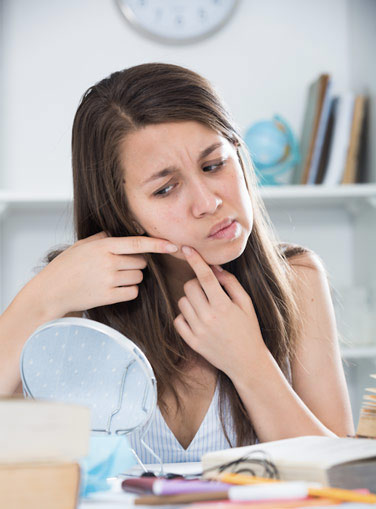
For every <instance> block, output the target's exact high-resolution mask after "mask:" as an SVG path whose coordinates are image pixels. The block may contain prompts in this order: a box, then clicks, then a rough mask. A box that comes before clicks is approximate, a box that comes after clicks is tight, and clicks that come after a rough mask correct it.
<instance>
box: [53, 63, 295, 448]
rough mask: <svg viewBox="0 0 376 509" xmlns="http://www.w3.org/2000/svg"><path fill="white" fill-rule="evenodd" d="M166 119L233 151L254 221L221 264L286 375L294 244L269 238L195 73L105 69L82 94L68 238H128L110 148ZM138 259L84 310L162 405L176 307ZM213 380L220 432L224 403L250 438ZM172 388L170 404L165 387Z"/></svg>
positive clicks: (230, 130)
mask: <svg viewBox="0 0 376 509" xmlns="http://www.w3.org/2000/svg"><path fill="white" fill-rule="evenodd" d="M174 121H176V122H178V121H179V122H180V121H197V122H200V123H201V124H203V125H205V126H208V127H210V128H212V129H213V130H215V131H216V132H218V133H220V134H221V135H222V136H224V137H225V138H226V139H227V140H229V141H230V142H231V143H232V144H233V145H234V146H236V147H237V150H238V156H239V161H240V163H241V165H242V168H243V172H244V176H245V179H246V183H247V186H248V190H249V192H250V194H251V199H252V204H253V209H254V223H253V229H252V233H251V235H250V237H249V239H248V242H247V245H246V248H245V250H244V252H243V254H242V255H241V256H240V257H239V258H237V259H236V260H233V261H231V262H230V263H228V264H226V265H225V266H224V268H226V269H227V270H229V271H230V272H232V273H233V274H234V275H235V276H236V277H237V279H238V280H239V281H240V283H241V284H242V286H243V287H244V288H245V290H246V291H247V292H248V294H249V295H250V297H251V299H252V301H253V304H254V307H255V310H256V314H257V317H258V320H259V324H260V328H261V332H262V336H263V339H264V342H265V344H266V346H267V347H268V349H269V350H270V352H271V353H272V355H273V357H274V358H275V359H276V361H277V363H278V365H279V366H280V368H281V370H282V371H283V373H284V374H285V376H286V377H287V378H288V379H289V380H291V376H290V372H289V365H290V362H289V361H290V360H291V357H292V355H293V352H294V344H295V340H296V337H297V334H298V317H297V309H296V304H295V301H294V298H293V291H292V286H291V278H290V274H291V269H290V266H289V263H288V262H287V258H288V257H289V256H290V255H294V254H297V253H298V252H299V248H295V249H292V250H291V249H289V248H288V247H287V248H286V246H281V245H279V244H278V242H277V240H276V237H275V236H274V233H273V230H272V227H271V225H270V221H269V220H268V216H267V214H266V211H265V208H264V206H263V203H262V201H261V199H260V196H259V193H258V190H257V182H256V178H255V174H254V171H253V168H252V164H251V162H250V160H249V158H248V157H247V152H246V149H245V147H244V143H243V141H242V139H241V136H240V134H239V132H238V130H237V128H236V127H235V126H234V122H233V120H232V119H231V117H230V115H229V113H228V112H227V111H226V108H225V107H224V105H223V102H222V101H221V99H220V98H219V96H218V94H217V93H216V92H215V90H214V89H213V87H212V86H211V85H210V84H209V83H208V81H207V80H205V79H204V78H203V77H201V76H199V75H198V74H196V73H195V72H192V71H191V70H189V69H186V68H183V67H179V66H176V65H170V64H162V63H150V64H143V65H138V66H135V67H131V68H129V69H125V70H123V71H120V72H116V73H114V74H111V75H110V76H109V77H108V78H106V79H103V80H102V81H100V82H99V83H97V84H96V85H94V86H93V87H91V88H89V90H87V92H86V93H85V94H84V96H83V98H82V101H81V103H80V105H79V108H78V110H77V113H76V116H75V119H74V124H73V133H72V165H73V179H74V222H75V231H76V235H77V240H79V239H83V238H86V237H88V236H90V235H93V234H95V233H97V232H99V231H105V232H106V233H107V234H108V235H109V236H112V237H124V236H129V235H137V232H136V231H135V226H134V222H133V221H132V219H133V218H132V216H131V213H130V210H129V207H128V204H127V197H126V195H125V191H124V183H123V178H124V175H123V169H122V168H121V164H120V156H119V145H120V142H121V141H122V140H123V139H124V137H125V136H126V135H127V134H128V133H130V132H132V131H135V130H138V129H140V128H142V127H145V126H147V125H150V124H160V123H163V122H174ZM146 257H147V261H148V266H147V269H145V271H144V279H143V282H142V283H141V284H140V286H139V296H138V298H137V299H135V300H133V301H129V302H121V303H118V304H114V305H109V306H101V307H97V308H93V309H89V310H88V311H87V316H88V317H89V318H91V319H93V320H98V321H99V322H102V323H105V324H107V325H110V326H112V327H114V328H115V329H117V330H119V331H120V332H122V333H123V334H125V335H126V336H127V337H129V338H130V339H132V340H133V341H134V342H135V343H136V344H138V345H139V346H140V347H141V349H142V350H143V351H144V352H145V354H146V356H147V357H148V359H149V360H150V363H151V364H152V367H153V369H154V372H155V375H156V378H157V385H158V401H159V404H161V405H163V395H164V392H165V389H166V387H167V386H168V385H170V384H171V381H172V380H175V381H177V380H179V381H181V382H184V375H183V371H182V367H183V366H184V362H185V361H186V359H187V358H188V357H189V354H190V353H191V352H189V348H188V346H187V345H186V343H185V342H184V340H183V339H182V338H181V337H180V336H179V334H178V333H177V332H176V330H175V328H174V325H173V320H174V318H175V316H176V312H175V309H176V308H175V304H174V303H173V302H172V299H171V297H170V294H169V291H168V287H167V284H166V280H165V278H164V275H163V270H162V266H161V263H160V258H159V256H158V255H146ZM50 259H51V256H50ZM250 341H251V338H250ZM218 379H219V387H220V416H221V421H222V425H223V427H224V431H225V433H226V427H225V419H224V408H225V401H228V402H229V403H230V408H231V412H232V417H233V421H234V426H235V432H236V436H237V444H236V445H243V444H246V443H252V442H254V441H255V438H256V436H255V432H254V430H253V427H252V423H251V422H250V419H249V416H248V414H247V412H246V410H245V407H244V405H243V403H242V401H241V399H240V398H239V396H238V394H237V392H236V390H235V387H234V385H233V383H232V381H231V380H230V379H229V378H228V377H227V376H226V375H225V374H224V373H222V372H219V373H218ZM172 385H173V384H172ZM172 390H173V393H174V395H175V398H176V400H177V403H178V404H179V398H178V395H177V392H176V390H174V388H173V386H172ZM226 436H227V433H226ZM231 445H235V444H231Z"/></svg>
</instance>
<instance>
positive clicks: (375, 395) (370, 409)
mask: <svg viewBox="0 0 376 509" xmlns="http://www.w3.org/2000/svg"><path fill="white" fill-rule="evenodd" d="M370 376H371V378H376V374H374V375H370ZM366 392H367V393H371V394H365V395H364V396H363V404H362V408H361V409H360V416H359V422H358V427H357V430H356V434H357V436H359V437H368V438H376V387H368V388H367V389H366Z"/></svg>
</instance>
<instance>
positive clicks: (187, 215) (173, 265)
mask: <svg viewBox="0 0 376 509" xmlns="http://www.w3.org/2000/svg"><path fill="white" fill-rule="evenodd" d="M72 153H73V175H74V214H75V229H76V235H77V242H75V243H74V244H73V245H72V246H70V247H68V248H67V249H65V250H64V251H62V252H55V253H51V254H50V256H49V259H48V261H49V262H50V263H49V264H48V265H47V266H46V267H45V268H44V269H43V270H42V271H41V272H40V273H39V274H38V275H37V276H35V277H34V278H33V279H32V280H31V281H30V282H29V283H28V284H27V285H26V286H25V287H24V289H22V291H21V292H20V293H19V294H18V295H17V296H16V298H15V299H14V301H13V302H12V303H11V305H10V306H9V308H8V309H7V310H6V311H5V312H4V314H3V316H2V317H1V323H0V326H1V327H0V330H1V332H0V341H1V343H0V344H1V357H0V362H1V366H0V377H1V378H0V382H1V387H0V389H1V391H2V392H8V393H10V392H13V391H14V390H15V389H16V387H17V384H19V372H18V360H19V355H20V351H21V349H22V346H23V344H24V342H25V340H26V339H27V337H28V335H29V334H30V333H31V332H32V331H33V330H34V329H35V328H36V327H37V326H39V325H40V324H42V323H43V322H46V321H48V320H52V319H56V318H59V317H63V316H66V315H67V314H71V313H79V314H82V313H84V315H85V316H87V317H89V318H91V319H94V320H98V321H100V322H103V323H105V324H107V325H110V326H112V327H114V328H116V329H117V330H119V331H121V332H122V333H124V334H125V335H126V336H128V337H129V338H130V339H132V340H133V341H134V342H135V343H137V344H138V345H139V346H140V347H141V349H142V350H143V351H144V352H145V354H146V356H147V357H148V359H149V360H150V362H151V364H152V366H153V369H154V372H155V375H156V378H157V383H158V403H159V410H158V412H157V415H156V418H155V420H154V422H153V424H152V427H151V429H150V430H149V434H148V436H147V437H146V441H147V442H148V443H149V445H151V447H152V448H153V449H155V450H156V452H157V454H159V455H160V456H161V457H162V459H163V460H164V461H184V460H199V459H200V456H201V454H202V453H203V452H206V451H208V450H213V449H220V448H224V447H228V446H229V445H230V444H231V445H243V444H249V443H253V442H255V441H256V440H257V439H258V440H259V441H269V440H276V439H282V438H287V437H293V436H299V435H317V434H319V435H334V434H336V435H340V436H345V435H346V434H349V433H353V425H352V417H351V410H350V405H349V399H348V394H347V390H346V383H345V379H344V374H343V370H342V365H341V359H340V354H339V348H338V340H337V332H336V324H335V318H334V313H333V306H332V302H331V298H330V291H329V287H328V282H327V277H326V274H325V270H324V268H323V265H322V263H321V262H320V260H319V258H318V257H317V256H316V255H315V254H314V253H312V252H311V251H309V250H306V249H303V248H301V247H298V246H288V245H285V244H280V243H278V242H277V241H276V239H275V237H274V236H273V233H272V228H271V226H270V224H269V223H268V219H267V214H266V212H265V209H264V207H263V204H262V202H261V199H260V196H259V193H258V189H257V185H256V181H255V175H254V172H253V169H252V164H251V162H250V161H249V159H248V158H247V155H246V150H245V147H244V144H243V141H242V139H241V137H240V135H239V133H238V131H237V130H236V128H235V127H234V124H233V122H232V120H231V118H230V116H229V114H228V113H227V111H226V110H225V108H224V106H223V104H222V102H221V100H220V99H219V97H218V96H217V94H216V93H215V91H214V90H213V88H212V87H211V86H210V84H209V83H208V82H207V81H206V80H205V79H204V78H202V77H201V76H199V75H197V74H196V73H194V72H192V71H190V70H188V69H185V68H182V67H178V66H174V65H169V64H158V63H156V64H144V65H140V66H136V67H132V68H129V69H126V70H124V71H121V72H117V73H114V74H112V75H111V76H110V77H108V78H106V79H104V80H102V81H101V82H99V83H98V84H96V85H95V86H93V87H91V88H90V89H89V90H88V91H87V92H86V93H85V95H84V97H83V99H82V102H81V104H80V106H79V108H78V111H77V113H76V117H75V120H74V125H73V137H72ZM131 440H132V441H133V445H134V446H135V447H136V449H138V452H139V454H140V456H141V457H142V458H143V459H145V460H149V461H150V460H152V458H150V457H148V456H147V454H146V453H145V454H146V455H144V454H143V452H142V450H141V449H142V448H141V447H139V446H138V438H137V437H133V438H131Z"/></svg>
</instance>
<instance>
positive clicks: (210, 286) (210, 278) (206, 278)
mask: <svg viewBox="0 0 376 509" xmlns="http://www.w3.org/2000/svg"><path fill="white" fill-rule="evenodd" d="M182 251H183V253H184V254H185V258H186V260H187V262H188V263H189V265H190V266H191V267H192V269H193V270H194V272H195V274H196V276H197V279H198V281H199V283H200V285H201V286H202V288H203V290H204V292H205V293H206V296H207V298H208V301H209V302H211V303H212V304H215V303H216V302H219V301H222V300H223V297H224V296H226V297H227V295H226V293H225V292H224V291H223V289H222V287H221V285H220V283H219V281H218V279H217V278H216V276H215V275H214V272H213V271H212V270H211V268H210V267H209V265H208V264H207V263H206V261H205V260H204V259H203V258H202V256H200V254H199V253H198V252H197V251H195V250H194V249H192V248H191V247H188V246H183V247H182Z"/></svg>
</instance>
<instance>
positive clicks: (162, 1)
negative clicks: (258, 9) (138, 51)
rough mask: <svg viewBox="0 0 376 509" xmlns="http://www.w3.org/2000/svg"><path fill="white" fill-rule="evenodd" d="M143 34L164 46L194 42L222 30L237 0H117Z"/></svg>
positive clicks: (129, 19) (124, 12)
mask: <svg viewBox="0 0 376 509" xmlns="http://www.w3.org/2000/svg"><path fill="white" fill-rule="evenodd" d="M116 1H117V4H118V5H119V7H120V9H121V12H122V13H123V15H124V16H125V18H126V19H127V20H128V21H129V22H130V23H131V24H132V25H133V26H134V27H135V28H137V29H138V30H139V31H140V32H142V33H143V34H144V35H148V36H149V37H152V38H153V39H156V40H158V41H160V42H165V43H174V44H186V43H189V42H195V41H198V40H201V39H204V38H205V37H208V36H209V35H211V34H212V33H214V32H216V31H217V30H219V28H221V27H222V26H223V25H224V24H225V23H226V21H227V20H228V19H229V18H230V17H231V14H232V13H233V11H234V9H235V7H236V4H237V3H238V0H116Z"/></svg>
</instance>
